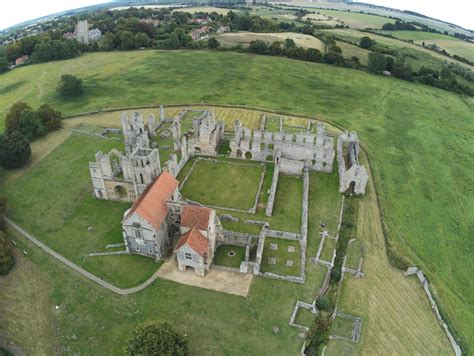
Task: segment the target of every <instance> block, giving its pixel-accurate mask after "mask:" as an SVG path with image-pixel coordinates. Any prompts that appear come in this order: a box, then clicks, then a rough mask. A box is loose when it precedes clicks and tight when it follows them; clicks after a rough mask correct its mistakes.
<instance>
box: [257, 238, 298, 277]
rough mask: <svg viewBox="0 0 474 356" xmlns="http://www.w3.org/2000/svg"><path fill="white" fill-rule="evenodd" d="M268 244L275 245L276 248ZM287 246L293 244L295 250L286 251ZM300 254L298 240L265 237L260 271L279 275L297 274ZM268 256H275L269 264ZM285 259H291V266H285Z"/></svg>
mask: <svg viewBox="0 0 474 356" xmlns="http://www.w3.org/2000/svg"><path fill="white" fill-rule="evenodd" d="M270 244H275V245H277V246H278V249H277V250H272V249H271V248H270ZM288 246H293V247H294V248H295V252H288V250H287V248H288ZM300 255H301V252H300V246H299V242H298V241H292V240H284V239H276V238H273V237H267V238H266V239H265V246H264V248H263V255H262V268H261V269H262V272H271V273H275V274H278V275H281V276H299V275H300V272H301V263H300ZM269 258H276V263H275V264H271V263H270V262H269ZM287 260H292V261H293V266H286V261H287Z"/></svg>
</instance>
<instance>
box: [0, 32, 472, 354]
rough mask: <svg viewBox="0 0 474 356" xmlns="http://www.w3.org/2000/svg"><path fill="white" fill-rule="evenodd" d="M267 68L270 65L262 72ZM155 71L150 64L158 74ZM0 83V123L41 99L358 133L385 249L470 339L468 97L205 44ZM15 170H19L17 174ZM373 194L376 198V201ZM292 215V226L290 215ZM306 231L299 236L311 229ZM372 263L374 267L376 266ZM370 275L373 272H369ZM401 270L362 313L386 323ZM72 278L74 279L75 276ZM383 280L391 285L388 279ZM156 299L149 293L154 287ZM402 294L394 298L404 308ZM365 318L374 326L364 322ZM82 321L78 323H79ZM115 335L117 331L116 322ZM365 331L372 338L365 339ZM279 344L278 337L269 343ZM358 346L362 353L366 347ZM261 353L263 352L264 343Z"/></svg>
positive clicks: (16, 73) (21, 73)
mask: <svg viewBox="0 0 474 356" xmlns="http://www.w3.org/2000/svg"><path fill="white" fill-rule="evenodd" d="M343 31H348V30H343ZM394 41H397V40H394ZM403 45H404V43H403ZM197 53H198V54H199V55H196V54H197ZM430 53H431V52H430ZM443 58H445V57H443ZM270 67H271V68H272V71H269V70H268V68H270ZM156 68H160V71H157V70H156ZM64 73H70V74H74V75H77V76H79V77H80V78H82V79H83V80H84V85H85V89H86V92H85V95H84V96H83V97H81V98H77V99H75V100H71V101H65V100H63V99H62V98H60V97H58V96H57V95H56V94H55V90H54V88H55V86H56V83H57V80H58V78H59V77H60V75H61V74H64ZM275 73H278V76H276V75H275ZM0 90H1V91H2V95H1V96H0V117H1V118H2V119H3V118H4V116H5V113H6V111H7V110H8V108H9V106H10V105H11V104H12V103H13V102H15V101H16V100H20V99H21V100H26V101H28V102H29V103H30V104H31V105H32V106H33V107H37V106H38V105H39V104H41V103H43V102H49V103H51V104H53V105H55V106H56V107H58V108H59V109H60V110H62V111H63V112H64V113H65V114H73V113H78V112H84V111H88V110H97V109H100V108H107V107H108V108H120V107H124V106H140V105H159V104H165V105H166V104H183V105H184V104H188V103H200V102H212V103H213V104H233V105H242V106H244V105H245V106H248V107H255V108H261V109H263V111H275V112H281V113H291V114H293V115H306V116H308V117H312V118H315V117H317V118H320V119H325V120H328V121H331V122H333V123H335V124H338V125H340V126H342V127H344V128H347V129H350V130H357V133H358V135H359V137H360V139H361V142H362V145H363V147H364V148H365V149H366V150H367V152H368V155H369V158H370V160H371V165H372V168H373V180H374V181H375V183H376V186H377V188H378V194H379V200H380V203H381V208H382V213H383V216H384V219H385V223H386V226H387V238H388V239H389V240H388V241H389V242H390V244H391V246H392V248H394V249H396V250H397V251H399V252H400V253H401V254H403V255H404V256H406V257H408V258H409V259H410V260H411V262H412V263H413V264H416V265H419V266H421V267H422V269H423V271H424V272H425V273H426V274H427V276H428V278H429V279H430V281H431V283H432V285H433V288H434V290H435V293H436V295H437V297H438V298H439V300H440V301H441V304H442V307H443V309H444V312H445V313H446V314H447V315H448V317H449V318H450V320H451V321H452V323H453V325H454V326H455V328H456V330H457V331H458V332H459V334H460V336H461V338H462V339H463V340H464V341H465V342H466V345H467V347H468V351H469V350H470V347H471V345H472V344H473V343H474V338H473V336H472V333H470V332H469V330H472V329H473V327H474V311H473V310H472V307H471V305H472V303H471V300H472V297H473V290H474V288H470V283H471V282H470V281H471V280H472V278H471V276H472V274H473V273H474V270H473V266H472V263H471V259H472V258H471V257H472V256H471V255H470V254H469V251H470V249H469V246H470V243H471V239H470V233H469V232H470V229H469V226H470V225H472V223H471V222H472V219H473V217H472V213H471V212H472V211H473V209H472V208H470V207H472V203H471V202H470V200H469V194H468V193H469V191H470V187H472V174H471V171H472V169H471V167H473V164H472V157H474V151H473V149H474V144H473V141H472V138H473V137H474V132H473V129H472V120H471V118H472V115H473V112H474V109H473V104H472V101H470V100H469V99H466V98H464V97H461V96H459V95H456V94H453V93H450V92H446V91H443V90H439V89H435V88H431V87H427V86H424V85H419V84H416V83H408V82H403V81H400V80H397V79H395V78H385V77H381V76H375V75H369V74H367V73H363V72H359V71H354V70H349V69H345V68H337V67H332V66H327V65H323V64H313V63H305V62H299V61H294V60H289V59H285V58H273V57H262V56H256V55H247V54H237V53H220V52H206V51H202V52H196V51H173V52H166V51H131V52H121V53H120V55H117V53H90V54H86V55H83V56H81V57H79V58H75V59H71V60H65V61H58V62H51V63H45V64H38V65H30V66H25V67H23V68H17V69H15V70H13V71H11V72H8V73H6V74H2V75H1V82H0ZM227 110H228V109H227ZM228 112H229V115H228V116H226V117H225V120H226V123H228V121H227V120H229V121H230V123H232V121H231V120H233V119H235V116H237V115H232V114H231V113H230V110H229V111H228ZM251 115H254V114H251ZM255 115H257V116H258V114H255ZM453 118H455V119H453ZM65 122H67V121H65ZM228 124H229V123H228ZM258 124H259V121H256V122H255V123H254V125H255V127H258ZM433 147H436V149H433ZM80 149H81V150H83V149H84V147H83V146H81V148H80ZM94 151H95V148H94V150H91V153H90V154H88V155H87V159H85V161H84V163H81V167H84V166H83V165H82V164H87V161H88V160H89V159H91V157H92V156H93V154H94ZM53 152H54V151H53ZM37 165H38V164H37ZM34 168H36V166H35V167H34ZM28 174H29V173H28ZM81 174H83V173H81ZM26 175H27V172H25V173H23V174H22V175H21V177H23V176H26ZM86 175H87V174H86ZM18 179H19V178H18ZM87 179H88V178H87V177H86V180H87ZM291 179H292V178H291ZM35 192H36V190H35ZM277 199H278V193H277ZM372 199H374V201H375V197H373V198H372ZM296 201H297V200H296V199H295V202H296ZM18 203H21V202H18ZM11 204H12V206H11V209H15V205H16V203H15V204H14V203H11ZM281 204H283V206H287V204H288V203H287V202H285V200H284V199H282V201H281ZM310 204H311V202H310ZM295 205H296V203H295ZM298 205H299V204H298ZM427 207H429V208H428V209H427ZM447 207H449V208H447ZM276 212H277V210H275V213H276ZM257 214H258V212H257ZM310 214H311V212H310ZM295 215H296V214H293V215H292V216H295ZM376 215H377V214H376ZM374 216H375V215H374ZM294 220H295V221H296V222H297V225H296V230H298V229H299V221H300V220H299V218H296V219H294ZM373 220H376V218H373ZM35 223H36V222H35ZM272 224H273V222H272ZM274 224H277V222H275V223H274ZM285 224H288V222H285ZM25 227H26V226H25ZM294 228H295V227H294ZM313 231H314V230H312V231H310V234H314V232H313ZM31 232H32V233H33V234H34V233H35V231H31ZM313 241H314V240H313ZM378 241H380V240H378ZM309 243H310V242H309ZM377 244H378V245H377V246H379V247H380V249H381V250H377V251H376V252H377V254H378V255H380V256H385V251H384V245H383V244H381V243H380V242H377ZM367 255H370V252H367ZM32 259H35V262H37V263H42V264H44V266H45V267H44V268H48V270H49V271H55V268H54V266H56V264H55V263H48V262H45V260H46V259H45V258H40V257H36V256H33V257H32ZM387 263H388V262H387ZM366 267H367V266H366V263H365V262H364V268H366ZM374 270H375V271H377V269H376V268H374ZM366 271H367V269H366ZM393 271H394V273H395V272H396V273H398V271H396V270H393ZM367 272H368V271H367ZM67 273H69V272H67ZM53 274H54V275H52V276H51V279H50V283H52V285H53V287H52V288H53V289H54V290H61V291H64V293H65V296H64V299H67V300H69V301H72V302H74V303H75V302H77V301H78V299H75V298H76V297H75V296H74V295H72V292H71V293H70V292H68V291H65V289H67V288H69V287H72V286H71V285H70V284H69V283H66V284H63V283H61V282H60V281H59V279H61V280H62V279H63V278H62V277H61V276H64V273H63V272H57V271H56V272H54V273H53ZM58 275H60V276H59V277H58ZM374 275H376V276H377V273H375V274H374ZM393 275H395V274H393ZM403 278H404V277H402V276H401V275H400V276H398V275H397V277H393V276H392V275H390V278H387V277H386V276H383V278H380V288H381V289H382V290H384V291H385V290H387V293H385V292H384V294H383V298H382V296H381V295H377V296H372V297H371V298H376V299H377V300H385V301H387V303H377V304H374V303H369V304H368V306H367V311H366V313H369V312H370V313H373V314H370V315H374V316H373V317H372V318H378V319H380V316H378V317H377V316H376V315H377V313H379V314H380V315H382V316H383V315H387V313H388V312H389V314H390V315H395V316H394V317H393V320H397V319H396V318H397V315H399V314H398V312H401V310H398V309H397V310H395V309H390V308H389V309H387V308H386V306H387V305H389V303H390V302H389V301H390V300H391V298H392V295H393V293H394V291H396V290H398V288H399V287H400V286H401V284H400V283H405V282H401V279H403ZM73 280H74V281H75V282H76V283H75V285H77V284H78V283H77V280H76V279H73ZM392 280H393V283H392ZM360 281H362V280H359V282H360ZM387 281H390V283H389V284H387ZM265 282H267V281H264V282H263V283H265ZM283 284H284V283H283ZM257 285H258V284H255V286H257ZM406 286H408V287H407V288H409V289H410V290H411V289H413V290H415V288H419V285H418V284H416V283H415V281H413V283H411V284H407V285H406ZM86 287H87V288H86ZM86 287H84V289H90V288H89V285H86ZM257 289H258V288H257ZM405 292H406V289H405ZM285 293H286V292H285ZM366 293H368V292H366ZM78 294H81V292H78ZM144 294H147V293H144ZM286 295H287V296H288V294H286ZM294 295H295V294H293V293H292V296H294ZM368 295H370V294H368ZM404 295H405V298H406V295H410V296H411V297H410V298H412V297H413V298H416V300H417V302H416V303H426V300H425V299H423V298H424V297H423V296H418V297H417V295H416V294H407V293H405V294H404ZM156 296H157V299H159V297H158V292H156ZM278 298H279V297H278ZM282 298H283V297H282ZM367 298H368V297H367ZM381 298H382V299H381ZM405 298H404V299H399V300H398V302H403V303H405V304H406V300H405ZM79 300H80V299H79ZM374 300H375V299H374ZM291 303H294V300H293V301H292V302H291ZM416 303H415V304H416ZM423 305H425V306H426V308H425V310H424V311H423V310H420V311H419V313H420V315H421V314H423V315H426V316H429V317H430V318H431V317H432V314H431V310H429V308H428V304H423ZM119 309H120V308H119ZM289 309H291V307H290V308H289ZM77 310H78V311H81V312H82V313H83V314H87V313H89V312H90V310H89V309H88V308H87V307H86V306H81V307H78V308H77ZM117 310H118V309H117ZM285 310H286V309H285ZM109 311H110V310H109V309H107V312H109ZM110 312H111V313H112V314H111V315H117V314H115V311H110ZM392 312H393V313H392ZM290 313H291V311H290ZM91 314H94V313H91ZM270 314H271V312H270ZM359 314H362V313H359ZM416 315H417V314H416ZM166 317H168V318H170V314H168V313H166V316H165V318H166ZM91 318H92V316H91V317H90V318H89V319H87V320H84V321H83V322H82V323H81V325H82V329H81V334H80V335H83V336H84V335H90V333H91V332H94V333H95V334H98V333H99V330H97V329H94V328H90V325H92V324H93V323H94V322H93V321H92V319H91ZM65 319H67V318H64V320H65ZM283 319H285V322H287V320H288V319H287V318H281V319H280V320H283ZM376 320H377V319H376ZM424 320H425V321H426V320H432V319H424ZM64 322H65V323H69V326H70V327H72V325H73V324H74V321H73V320H69V321H64ZM430 322H431V321H430ZM430 322H427V323H428V324H429V323H430ZM372 324H373V325H374V326H373V328H371V327H370V325H372ZM428 324H426V325H428ZM105 325H108V326H111V325H113V323H109V322H107V323H105ZM364 325H367V324H364ZM368 325H369V329H370V330H372V332H371V334H372V335H374V337H375V335H377V334H378V333H380V328H378V327H376V326H377V325H378V323H370V322H369V324H368ZM398 325H400V324H399V322H398V321H395V322H394V323H393V324H392V325H391V327H398ZM426 325H425V324H422V323H420V324H418V325H417V326H416V327H413V328H411V327H410V328H411V330H409V329H403V330H409V331H410V332H412V331H413V330H415V331H416V330H425V328H426ZM86 327H87V328H88V330H85V328H86ZM80 328H81V326H80ZM270 328H271V326H270ZM420 328H421V329H420ZM386 330H389V328H387V329H386ZM400 330H402V329H400ZM403 330H402V331H403ZM115 332H116V333H117V336H120V335H123V333H124V332H125V330H121V331H118V330H116V331H115ZM363 332H364V331H363ZM387 332H388V331H387ZM270 333H271V331H270ZM430 334H432V333H431V332H430ZM71 335H72V333H71ZM292 335H293V336H295V335H296V334H292ZM404 335H405V334H404ZM433 335H434V334H433ZM436 335H438V336H439V334H436ZM197 336H202V332H198V333H197V334H195V333H194V332H193V337H197ZM86 337H87V336H86ZM269 337H273V335H271V336H270V335H269ZM404 337H405V336H402V337H401V339H402V340H403V338H404ZM443 337H444V336H443ZM204 339H206V340H207V341H206V342H205V344H206V345H212V340H211V339H212V337H209V336H207V337H204ZM225 339H226V338H225V337H224V340H225ZM371 339H373V340H376V339H375V338H373V337H370V338H368V340H371ZM79 340H81V338H79ZM84 340H85V339H84V338H83V339H82V341H76V342H74V343H73V345H72V346H71V347H72V349H73V350H78V345H79V344H80V345H81V346H84V348H83V350H86V351H85V353H87V351H91V350H92V349H93V347H94V346H98V347H97V350H99V351H100V350H102V351H104V350H112V351H114V350H117V348H118V347H121V345H118V346H113V345H111V344H110V342H107V341H104V340H103V339H102V340H101V341H103V342H104V343H103V345H94V344H91V345H90V346H88V345H86V343H85V341H84ZM114 340H117V338H114ZM362 340H364V338H363V339H362ZM420 340H423V338H421V339H420ZM226 341H229V339H227V340H226ZM382 343H383V344H384V345H395V346H394V348H393V349H394V350H395V349H396V342H395V341H394V340H392V339H390V340H387V339H386V338H382V339H380V344H382ZM217 345H221V343H220V342H218V344H217ZM281 345H282V344H280V343H278V346H281ZM413 345H414V347H415V348H412V349H410V350H411V351H413V350H415V349H416V350H420V353H421V352H422V351H423V350H424V349H423V346H424V345H423V344H421V343H419V342H415V341H414V342H413ZM275 346H277V345H275ZM278 346H277V347H278ZM293 346H294V344H293ZM293 346H283V348H282V350H288V348H291V349H292V352H296V350H297V347H293ZM203 347H204V346H203ZM214 347H216V346H214ZM362 347H363V348H366V349H367V350H370V347H371V345H365V346H362ZM211 349H213V350H215V349H214V348H212V347H211ZM224 349H225V347H224ZM271 349H272V350H274V349H273V347H272V348H271ZM247 350H248V349H247ZM268 350H269V349H267V350H266V351H268Z"/></svg>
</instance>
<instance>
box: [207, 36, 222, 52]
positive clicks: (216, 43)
mask: <svg viewBox="0 0 474 356" xmlns="http://www.w3.org/2000/svg"><path fill="white" fill-rule="evenodd" d="M220 46H221V43H220V42H219V41H218V40H217V39H215V38H214V37H211V38H209V40H208V41H207V47H209V48H210V49H218V48H219V47H220Z"/></svg>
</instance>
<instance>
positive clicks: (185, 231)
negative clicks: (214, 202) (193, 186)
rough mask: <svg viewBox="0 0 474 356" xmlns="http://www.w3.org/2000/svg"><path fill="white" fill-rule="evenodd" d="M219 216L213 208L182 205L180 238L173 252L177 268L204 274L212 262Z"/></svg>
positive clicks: (200, 274)
mask: <svg viewBox="0 0 474 356" xmlns="http://www.w3.org/2000/svg"><path fill="white" fill-rule="evenodd" d="M218 226H220V222H219V218H218V217H217V215H216V212H215V210H214V209H210V208H207V207H202V206H195V205H184V206H183V208H182V211H181V228H180V232H181V238H180V239H179V241H178V243H177V244H176V247H175V249H174V252H175V253H176V258H177V260H178V270H180V271H186V268H187V267H191V268H193V269H194V273H196V274H197V275H199V276H204V275H205V274H206V273H207V271H208V270H209V267H210V266H211V264H212V260H213V257H214V251H215V248H216V240H217V230H218Z"/></svg>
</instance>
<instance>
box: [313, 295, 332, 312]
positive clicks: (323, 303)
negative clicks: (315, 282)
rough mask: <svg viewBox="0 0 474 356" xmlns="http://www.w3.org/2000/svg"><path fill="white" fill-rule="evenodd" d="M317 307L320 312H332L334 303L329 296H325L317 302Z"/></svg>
mask: <svg viewBox="0 0 474 356" xmlns="http://www.w3.org/2000/svg"><path fill="white" fill-rule="evenodd" d="M316 307H317V308H318V309H319V310H330V309H331V308H332V302H331V300H330V299H329V297H328V296H324V297H321V298H319V299H318V300H317V301H316Z"/></svg>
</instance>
